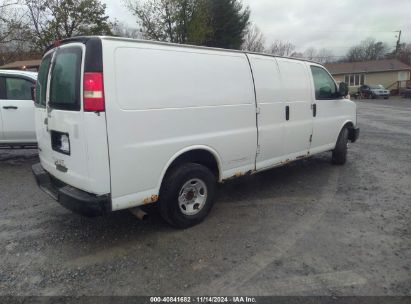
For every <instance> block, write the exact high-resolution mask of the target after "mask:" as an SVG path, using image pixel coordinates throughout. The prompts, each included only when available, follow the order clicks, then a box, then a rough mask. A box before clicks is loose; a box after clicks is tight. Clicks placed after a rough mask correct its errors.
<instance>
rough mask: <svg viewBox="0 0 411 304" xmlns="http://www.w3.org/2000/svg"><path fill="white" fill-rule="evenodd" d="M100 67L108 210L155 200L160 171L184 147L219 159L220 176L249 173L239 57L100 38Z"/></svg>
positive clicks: (251, 138) (247, 100) (251, 106)
mask: <svg viewBox="0 0 411 304" xmlns="http://www.w3.org/2000/svg"><path fill="white" fill-rule="evenodd" d="M103 62H104V71H105V72H104V85H105V100H106V112H107V132H108V142H109V153H110V168H111V186H112V201H113V210H119V209H125V208H130V207H133V206H138V205H142V204H143V203H146V202H149V201H150V200H148V201H147V198H150V197H152V196H156V195H158V193H159V189H160V186H161V182H162V178H163V175H164V173H165V171H166V169H167V166H168V165H169V164H170V162H171V161H172V160H173V159H174V158H176V157H177V156H178V155H179V154H180V153H182V152H183V151H187V150H190V148H191V147H193V148H194V147H196V148H198V147H204V148H205V149H207V150H209V151H213V152H214V154H215V155H217V156H218V162H219V166H220V178H221V179H224V178H228V177H230V176H232V175H235V174H236V173H245V172H247V171H249V170H254V169H255V154H256V145H257V128H256V112H255V96H254V87H253V81H252V75H251V70H250V67H249V64H248V61H247V57H246V55H245V54H241V53H229V52H220V51H216V50H210V51H208V50H201V49H195V48H192V49H191V48H181V47H175V46H167V45H156V44H150V43H144V42H128V41H113V40H109V39H107V40H103ZM109 71H110V72H109Z"/></svg>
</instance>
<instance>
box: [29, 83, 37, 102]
mask: <svg viewBox="0 0 411 304" xmlns="http://www.w3.org/2000/svg"><path fill="white" fill-rule="evenodd" d="M30 91H31V100H33V101H34V102H36V86H32V87H31V88H30Z"/></svg>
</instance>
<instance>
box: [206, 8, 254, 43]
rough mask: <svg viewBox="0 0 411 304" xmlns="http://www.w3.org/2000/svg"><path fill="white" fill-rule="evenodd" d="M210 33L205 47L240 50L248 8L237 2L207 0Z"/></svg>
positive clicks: (246, 23) (247, 17)
mask: <svg viewBox="0 0 411 304" xmlns="http://www.w3.org/2000/svg"><path fill="white" fill-rule="evenodd" d="M207 3H208V9H209V18H210V19H209V20H210V23H211V28H212V33H211V35H210V36H209V39H208V40H207V42H206V45H207V46H211V47H220V48H226V49H240V48H241V46H242V45H243V42H244V35H245V33H246V31H247V27H248V25H249V19H250V8H249V7H248V6H247V7H243V4H242V2H240V1H239V0H207Z"/></svg>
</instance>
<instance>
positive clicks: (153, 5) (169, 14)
mask: <svg viewBox="0 0 411 304" xmlns="http://www.w3.org/2000/svg"><path fill="white" fill-rule="evenodd" d="M126 6H127V8H128V9H129V10H130V11H131V12H132V13H133V14H134V15H135V16H136V17H137V20H138V23H139V24H140V25H141V27H142V28H143V31H144V35H145V38H147V39H151V40H158V41H168V42H174V43H188V44H196V45H207V46H213V47H222V48H234V49H240V47H241V45H242V43H243V36H244V34H245V30H246V27H247V26H248V19H249V15H250V12H249V9H248V7H247V8H245V9H244V8H243V6H242V4H241V3H240V2H239V1H238V0H145V1H139V0H128V2H127V3H126Z"/></svg>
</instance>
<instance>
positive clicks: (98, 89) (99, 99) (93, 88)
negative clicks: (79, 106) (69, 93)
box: [83, 73, 105, 112]
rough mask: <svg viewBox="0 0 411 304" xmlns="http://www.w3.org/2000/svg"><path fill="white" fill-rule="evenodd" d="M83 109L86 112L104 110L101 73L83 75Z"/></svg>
mask: <svg viewBox="0 0 411 304" xmlns="http://www.w3.org/2000/svg"><path fill="white" fill-rule="evenodd" d="M83 108H84V111H88V112H101V111H104V110H105V105H104V85H103V73H84V82H83Z"/></svg>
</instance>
